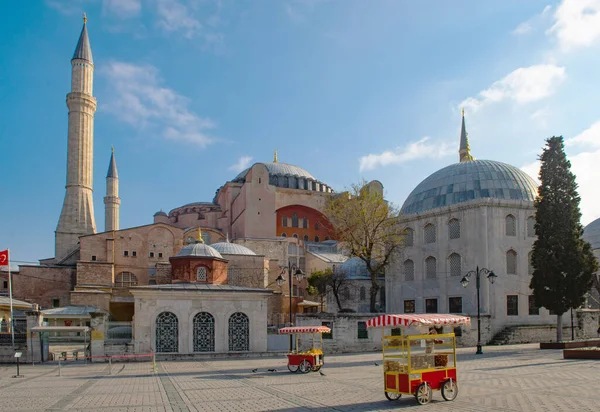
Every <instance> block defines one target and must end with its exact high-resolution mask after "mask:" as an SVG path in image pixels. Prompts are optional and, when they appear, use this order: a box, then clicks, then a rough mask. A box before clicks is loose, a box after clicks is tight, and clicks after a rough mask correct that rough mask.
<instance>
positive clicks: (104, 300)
mask: <svg viewBox="0 0 600 412" xmlns="http://www.w3.org/2000/svg"><path fill="white" fill-rule="evenodd" d="M110 297H111V294H110V293H108V292H104V291H99V290H94V291H87V290H85V289H84V290H74V291H72V292H71V305H74V306H78V305H79V306H86V305H87V306H95V307H97V308H98V309H102V310H105V311H107V312H110Z"/></svg>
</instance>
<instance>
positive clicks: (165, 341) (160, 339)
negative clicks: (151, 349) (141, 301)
mask: <svg viewBox="0 0 600 412" xmlns="http://www.w3.org/2000/svg"><path fill="white" fill-rule="evenodd" d="M156 352H167V353H176V352H179V322H178V320H177V316H175V314H174V313H171V312H162V313H161V314H160V315H158V316H157V317H156Z"/></svg>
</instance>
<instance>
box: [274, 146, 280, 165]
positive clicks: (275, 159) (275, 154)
mask: <svg viewBox="0 0 600 412" xmlns="http://www.w3.org/2000/svg"><path fill="white" fill-rule="evenodd" d="M277 162H279V160H278V159H277V149H275V153H274V154H273V163H277Z"/></svg>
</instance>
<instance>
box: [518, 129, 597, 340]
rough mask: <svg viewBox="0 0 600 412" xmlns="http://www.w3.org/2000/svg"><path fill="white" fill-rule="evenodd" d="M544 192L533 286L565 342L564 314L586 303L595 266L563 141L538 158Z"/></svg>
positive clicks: (538, 204) (553, 141)
mask: <svg viewBox="0 0 600 412" xmlns="http://www.w3.org/2000/svg"><path fill="white" fill-rule="evenodd" d="M540 160H541V168H540V175H539V178H540V182H541V184H540V187H539V189H538V197H537V198H536V200H535V210H536V212H535V219H536V223H535V233H536V235H537V240H536V241H535V242H534V244H533V253H532V265H533V268H534V271H533V276H532V278H531V282H530V285H529V286H530V288H531V289H532V290H533V296H534V299H535V302H536V304H537V305H539V306H543V307H545V308H546V309H549V310H551V311H552V312H553V313H555V314H556V315H557V317H556V340H557V341H558V342H560V341H562V315H563V313H565V312H566V311H567V310H569V309H571V308H578V307H579V306H581V305H582V304H583V302H584V296H585V294H586V293H587V292H588V291H589V290H590V288H591V286H592V276H593V273H594V272H595V271H596V270H597V262H596V259H595V258H594V255H593V254H592V250H591V246H590V244H589V243H587V242H585V241H584V240H582V238H581V235H582V233H583V227H582V226H581V223H580V220H581V212H580V211H579V201H580V198H579V194H578V193H577V183H576V182H575V175H574V174H573V173H571V163H570V162H569V161H568V160H567V156H566V154H565V151H564V143H563V138H562V136H561V137H551V138H549V139H547V140H546V147H545V148H544V150H543V152H542V155H541V156H540Z"/></svg>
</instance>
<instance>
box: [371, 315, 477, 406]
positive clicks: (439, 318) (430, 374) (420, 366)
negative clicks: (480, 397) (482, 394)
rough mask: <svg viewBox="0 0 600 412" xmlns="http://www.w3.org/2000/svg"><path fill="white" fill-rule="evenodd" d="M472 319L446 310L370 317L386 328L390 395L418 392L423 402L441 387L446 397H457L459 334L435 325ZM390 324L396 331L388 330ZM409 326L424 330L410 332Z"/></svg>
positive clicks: (385, 371) (385, 355)
mask: <svg viewBox="0 0 600 412" xmlns="http://www.w3.org/2000/svg"><path fill="white" fill-rule="evenodd" d="M470 322H471V319H470V318H469V317H466V316H459V315H446V314H421V315H419V314H400V315H381V316H377V317H375V318H372V319H370V320H369V321H367V327H380V328H381V329H382V342H381V346H382V351H383V382H384V392H385V396H386V398H388V399H389V400H396V399H399V398H400V397H401V396H402V395H414V396H415V398H416V400H417V402H418V403H420V404H421V405H423V404H426V403H429V402H430V401H431V398H432V391H434V390H441V392H442V397H443V398H444V399H445V400H447V401H452V400H454V399H455V398H456V396H457V395H458V378H457V374H456V337H455V336H454V333H442V334H438V333H437V330H436V329H435V328H436V327H443V326H446V325H449V326H458V325H467V324H469V323H470ZM386 328H387V330H388V331H391V332H392V333H389V334H386ZM405 328H414V329H417V330H418V329H421V331H422V333H419V334H406V333H405V332H406V331H405ZM423 329H424V330H425V331H423ZM428 329H429V330H428ZM427 330H428V331H427Z"/></svg>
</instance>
